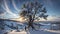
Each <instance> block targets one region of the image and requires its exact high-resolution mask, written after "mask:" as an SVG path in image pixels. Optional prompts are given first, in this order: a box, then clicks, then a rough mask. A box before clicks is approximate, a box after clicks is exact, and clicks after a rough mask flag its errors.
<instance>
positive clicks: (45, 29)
mask: <svg viewBox="0 0 60 34" xmlns="http://www.w3.org/2000/svg"><path fill="white" fill-rule="evenodd" d="M5 23H6V24H7V25H10V26H11V23H13V26H14V27H16V26H17V24H20V25H19V28H24V26H26V25H23V24H22V23H19V22H12V21H5ZM43 25H45V26H41V27H40V29H39V31H35V30H33V31H32V30H29V31H25V30H23V29H22V30H23V31H21V32H16V30H15V29H11V28H9V27H7V26H5V30H3V31H2V30H0V34H3V33H5V32H8V34H60V31H57V30H50V26H49V25H46V24H43ZM11 30H13V31H11ZM20 30H21V29H20Z"/></svg>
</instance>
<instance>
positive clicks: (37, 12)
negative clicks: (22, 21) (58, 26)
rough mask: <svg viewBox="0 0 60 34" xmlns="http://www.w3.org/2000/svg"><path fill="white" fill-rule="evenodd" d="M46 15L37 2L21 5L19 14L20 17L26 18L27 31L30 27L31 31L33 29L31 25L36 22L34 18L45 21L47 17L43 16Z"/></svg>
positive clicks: (43, 8)
mask: <svg viewBox="0 0 60 34" xmlns="http://www.w3.org/2000/svg"><path fill="white" fill-rule="evenodd" d="M46 13H47V11H46V9H45V7H43V5H42V4H41V3H39V2H38V1H35V2H26V3H24V4H23V7H22V12H21V13H20V16H22V17H25V18H28V19H27V20H28V21H27V22H28V27H26V28H28V29H29V28H30V27H31V28H32V29H35V26H34V25H33V23H34V21H35V20H36V18H38V17H40V18H44V19H46V20H47V16H48V15H45V14H46ZM36 16H37V17H36ZM38 19H39V18H38ZM26 28H25V29H26Z"/></svg>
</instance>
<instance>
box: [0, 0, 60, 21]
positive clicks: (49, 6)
mask: <svg viewBox="0 0 60 34" xmlns="http://www.w3.org/2000/svg"><path fill="white" fill-rule="evenodd" d="M27 1H28V2H29V1H35V0H0V6H1V7H0V18H6V19H9V18H18V17H19V13H20V11H21V8H22V4H23V3H25V2H27ZM37 1H39V2H41V3H42V4H43V6H44V7H46V10H47V14H48V15H49V17H48V19H49V18H50V19H55V20H60V0H37Z"/></svg>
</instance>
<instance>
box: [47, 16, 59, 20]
mask: <svg viewBox="0 0 60 34" xmlns="http://www.w3.org/2000/svg"><path fill="white" fill-rule="evenodd" d="M47 19H48V21H60V17H58V16H49V17H48V18H47Z"/></svg>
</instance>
